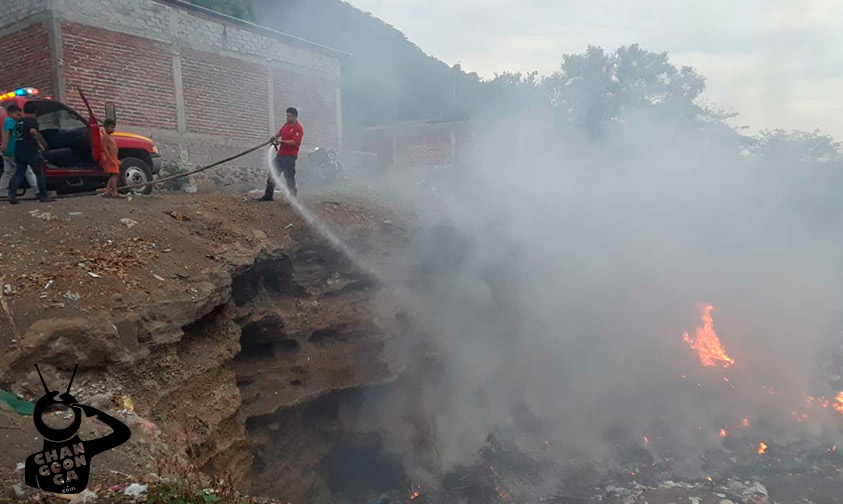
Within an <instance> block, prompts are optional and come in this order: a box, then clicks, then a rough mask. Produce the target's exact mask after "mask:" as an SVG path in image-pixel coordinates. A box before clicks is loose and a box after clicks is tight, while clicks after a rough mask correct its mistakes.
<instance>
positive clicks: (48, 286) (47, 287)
mask: <svg viewBox="0 0 843 504" xmlns="http://www.w3.org/2000/svg"><path fill="white" fill-rule="evenodd" d="M54 282H55V280H50V281H49V282H47V284H46V285H44V290H47V289H49V288H50V287H52V286H53V283H54Z"/></svg>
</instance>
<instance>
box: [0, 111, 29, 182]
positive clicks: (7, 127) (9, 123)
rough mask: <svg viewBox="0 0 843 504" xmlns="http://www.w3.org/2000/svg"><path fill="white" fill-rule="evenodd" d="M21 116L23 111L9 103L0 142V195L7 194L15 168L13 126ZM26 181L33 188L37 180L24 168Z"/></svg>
mask: <svg viewBox="0 0 843 504" xmlns="http://www.w3.org/2000/svg"><path fill="white" fill-rule="evenodd" d="M21 116H23V111H22V110H21V109H20V107H18V106H17V104H15V103H13V104H11V105H9V108H8V109H7V110H6V119H5V120H4V121H3V141H2V143H0V153H2V155H3V165H4V166H3V175H2V176H0V196H7V195H8V193H9V183H10V182H11V181H12V176H13V175H14V174H15V170H16V169H17V163H15V146H16V144H17V143H18V142H17V138H16V137H15V126H16V125H17V122H18V121H20V119H21ZM26 181H27V182H29V187H32V188H33V189H34V188H35V187H36V185H37V183H38V181H37V180H36V179H35V174H34V173H32V170H30V169H28V168H27V170H26Z"/></svg>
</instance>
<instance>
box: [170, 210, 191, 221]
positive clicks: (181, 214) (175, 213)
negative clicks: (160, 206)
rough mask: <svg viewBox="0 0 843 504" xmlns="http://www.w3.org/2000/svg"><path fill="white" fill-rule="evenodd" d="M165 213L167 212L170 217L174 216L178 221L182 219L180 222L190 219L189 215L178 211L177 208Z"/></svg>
mask: <svg viewBox="0 0 843 504" xmlns="http://www.w3.org/2000/svg"><path fill="white" fill-rule="evenodd" d="M164 213H166V214H167V215H169V216H170V217H172V218H174V219H176V220H177V221H180V222H184V221H189V220H190V217H188V216H187V215H185V214H183V213H181V212H176V211H175V210H170V211H167V212H164Z"/></svg>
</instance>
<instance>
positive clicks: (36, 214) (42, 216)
mask: <svg viewBox="0 0 843 504" xmlns="http://www.w3.org/2000/svg"><path fill="white" fill-rule="evenodd" d="M29 215H31V216H33V217H35V218H36V219H41V220H48V221H50V220H56V219H58V216H57V215H54V214H51V213H50V212H43V213H39V211H38V210H32V211H31V212H29Z"/></svg>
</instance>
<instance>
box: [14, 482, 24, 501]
mask: <svg viewBox="0 0 843 504" xmlns="http://www.w3.org/2000/svg"><path fill="white" fill-rule="evenodd" d="M12 490H13V491H14V492H15V497H17V498H18V499H23V498H24V496H25V495H26V494H24V493H23V488H21V486H20V485H19V484H18V483H15V484H14V485H12Z"/></svg>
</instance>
